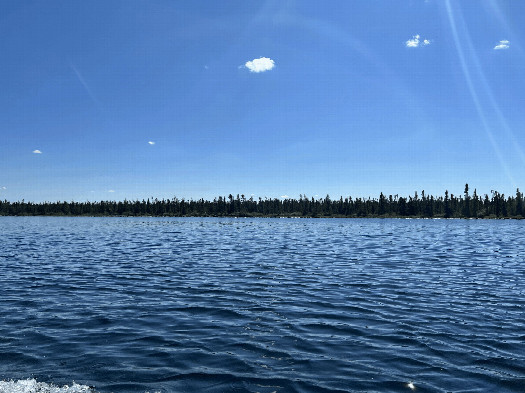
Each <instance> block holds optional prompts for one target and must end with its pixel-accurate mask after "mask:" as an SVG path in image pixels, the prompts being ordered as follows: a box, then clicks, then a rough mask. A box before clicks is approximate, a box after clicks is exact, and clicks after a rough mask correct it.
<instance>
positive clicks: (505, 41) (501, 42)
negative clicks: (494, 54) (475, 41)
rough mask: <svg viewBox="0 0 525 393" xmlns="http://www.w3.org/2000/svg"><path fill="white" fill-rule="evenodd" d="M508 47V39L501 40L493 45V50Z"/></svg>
mask: <svg viewBox="0 0 525 393" xmlns="http://www.w3.org/2000/svg"><path fill="white" fill-rule="evenodd" d="M509 48H510V41H509V40H501V41H500V42H499V44H498V45H496V46H495V47H494V49H495V50H500V49H509Z"/></svg>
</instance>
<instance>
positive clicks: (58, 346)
mask: <svg viewBox="0 0 525 393" xmlns="http://www.w3.org/2000/svg"><path fill="white" fill-rule="evenodd" d="M524 239H525V221H488V220H487V221H473V220H470V221H467V220H395V219H384V220H381V219H377V220H376V219H233V218H232V219H227V218H166V219H164V218H55V217H28V218H23V217H0V381H3V382H0V392H1V393H12V392H32V393H36V392H57V393H58V392H61V393H65V392H68V393H69V392H71V393H73V392H87V391H90V388H89V387H88V386H94V388H95V389H96V391H97V392H102V393H109V392H114V393H120V392H126V393H129V392H140V393H144V392H260V393H270V392H338V391H339V392H411V391H417V392H445V391H447V392H448V391H450V392H524V391H525V240H524ZM73 381H74V382H76V383H77V384H78V385H74V386H73ZM65 385H67V386H65Z"/></svg>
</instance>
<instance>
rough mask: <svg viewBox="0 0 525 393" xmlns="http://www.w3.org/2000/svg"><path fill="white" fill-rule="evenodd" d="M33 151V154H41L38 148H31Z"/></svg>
mask: <svg viewBox="0 0 525 393" xmlns="http://www.w3.org/2000/svg"><path fill="white" fill-rule="evenodd" d="M33 153H35V154H42V152H41V151H40V150H38V149H37V150H33Z"/></svg>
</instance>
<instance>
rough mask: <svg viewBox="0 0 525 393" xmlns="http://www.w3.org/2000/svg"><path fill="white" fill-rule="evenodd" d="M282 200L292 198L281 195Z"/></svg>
mask: <svg viewBox="0 0 525 393" xmlns="http://www.w3.org/2000/svg"><path fill="white" fill-rule="evenodd" d="M281 198H282V199H288V198H290V197H289V196H288V195H281Z"/></svg>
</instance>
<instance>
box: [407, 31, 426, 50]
mask: <svg viewBox="0 0 525 393" xmlns="http://www.w3.org/2000/svg"><path fill="white" fill-rule="evenodd" d="M427 45H430V40H427V39H424V40H423V41H421V36H420V35H419V34H416V35H415V36H413V37H412V38H411V39H410V40H407V41H405V46H406V47H407V48H418V47H419V46H427Z"/></svg>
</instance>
